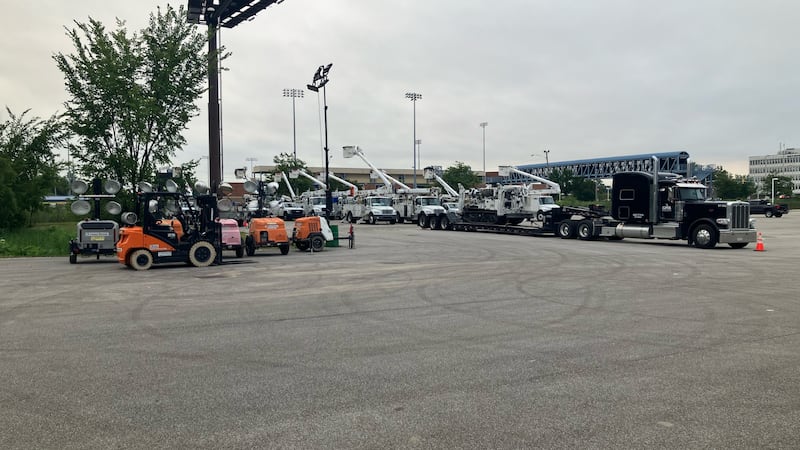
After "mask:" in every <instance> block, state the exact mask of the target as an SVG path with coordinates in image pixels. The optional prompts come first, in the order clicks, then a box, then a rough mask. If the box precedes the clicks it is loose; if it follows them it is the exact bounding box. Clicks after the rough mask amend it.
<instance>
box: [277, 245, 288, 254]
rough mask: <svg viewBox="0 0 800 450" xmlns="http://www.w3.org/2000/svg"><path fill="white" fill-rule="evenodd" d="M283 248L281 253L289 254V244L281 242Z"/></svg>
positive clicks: (280, 246) (280, 247)
mask: <svg viewBox="0 0 800 450" xmlns="http://www.w3.org/2000/svg"><path fill="white" fill-rule="evenodd" d="M278 248H279V249H280V250H281V255H288V254H289V244H281V245H279V246H278Z"/></svg>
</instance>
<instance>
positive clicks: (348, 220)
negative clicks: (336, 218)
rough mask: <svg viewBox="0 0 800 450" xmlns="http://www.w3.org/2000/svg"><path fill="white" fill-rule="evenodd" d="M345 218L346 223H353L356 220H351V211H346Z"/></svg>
mask: <svg viewBox="0 0 800 450" xmlns="http://www.w3.org/2000/svg"><path fill="white" fill-rule="evenodd" d="M345 220H346V221H347V223H355V222H356V221H355V220H353V213H351V212H348V213H347V216H346V217H345Z"/></svg>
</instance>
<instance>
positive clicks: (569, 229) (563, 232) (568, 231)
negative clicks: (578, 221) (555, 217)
mask: <svg viewBox="0 0 800 450" xmlns="http://www.w3.org/2000/svg"><path fill="white" fill-rule="evenodd" d="M556 232H557V233H558V237H560V238H561V239H572V238H574V237H575V226H574V225H573V223H572V222H569V221H566V220H565V221H563V222H561V223H559V224H558V229H557V230H556Z"/></svg>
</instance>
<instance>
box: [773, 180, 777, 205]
mask: <svg viewBox="0 0 800 450" xmlns="http://www.w3.org/2000/svg"><path fill="white" fill-rule="evenodd" d="M775 180H777V178H775V177H772V204H773V205H774V204H775Z"/></svg>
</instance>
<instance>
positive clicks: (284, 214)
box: [283, 211, 289, 222]
mask: <svg viewBox="0 0 800 450" xmlns="http://www.w3.org/2000/svg"><path fill="white" fill-rule="evenodd" d="M287 220H289V215H288V214H286V211H284V212H283V221H284V222H286V221H287Z"/></svg>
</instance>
